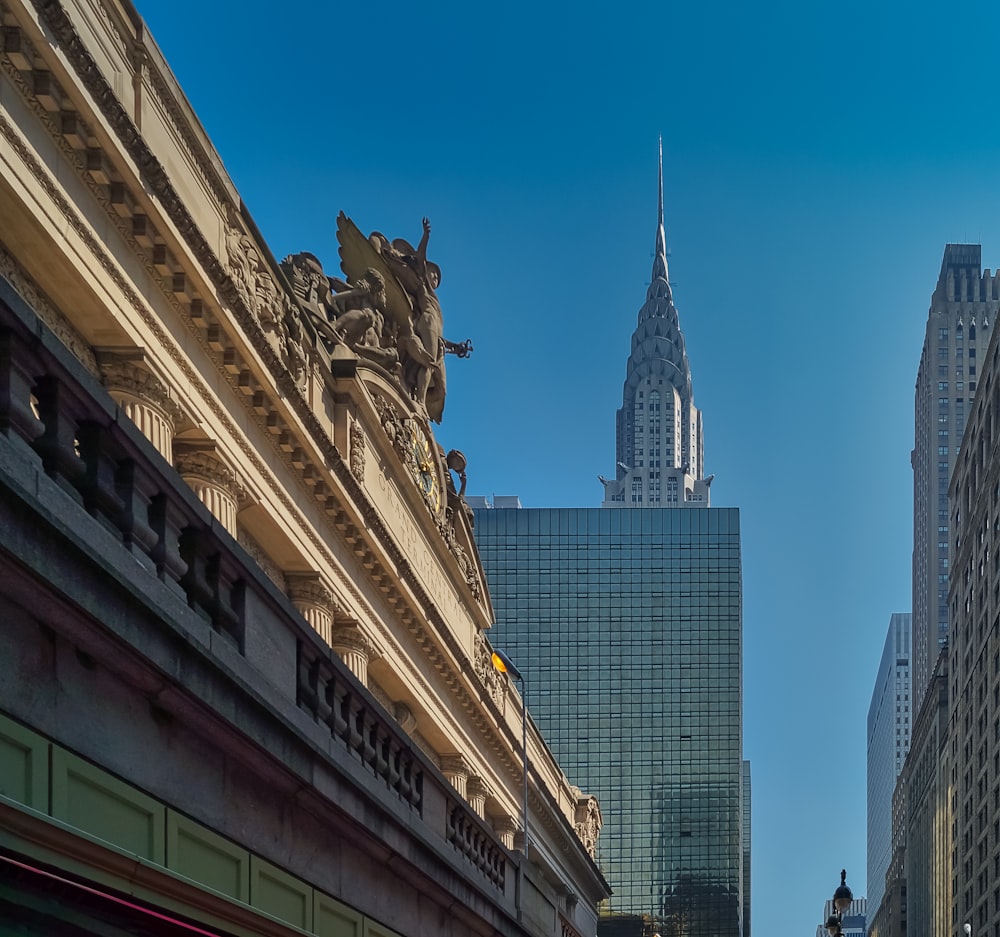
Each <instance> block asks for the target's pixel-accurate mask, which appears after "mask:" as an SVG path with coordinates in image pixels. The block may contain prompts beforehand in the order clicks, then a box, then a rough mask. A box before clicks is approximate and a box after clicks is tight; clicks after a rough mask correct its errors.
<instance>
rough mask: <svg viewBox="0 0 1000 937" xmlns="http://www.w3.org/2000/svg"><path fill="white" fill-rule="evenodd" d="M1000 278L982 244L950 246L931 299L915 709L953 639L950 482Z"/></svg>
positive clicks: (921, 388) (918, 536) (917, 516)
mask: <svg viewBox="0 0 1000 937" xmlns="http://www.w3.org/2000/svg"><path fill="white" fill-rule="evenodd" d="M998 300H1000V280H998V277H997V276H990V274H989V271H986V273H985V274H984V273H983V270H982V248H981V246H980V245H979V244H948V245H946V246H945V249H944V258H943V259H942V261H941V272H940V274H939V276H938V282H937V286H936V288H935V290H934V293H933V295H932V296H931V305H930V310H929V312H928V316H927V331H926V333H925V336H924V345H923V350H922V352H921V355H920V366H919V368H918V371H917V382H916V391H915V395H914V411H915V425H914V443H913V452H912V454H911V462H912V465H913V693H912V696H913V699H914V702H915V703H916V705H917V706H919V705H920V702H921V701H922V699H923V696H924V692H925V691H926V689H927V686H928V684H929V682H930V679H931V673H932V671H933V670H934V665H935V663H936V662H937V658H938V654H940V653H941V650H942V648H943V647H944V646H945V644H946V643H947V638H948V563H949V540H951V539H952V538H950V537H949V521H948V481H949V479H950V477H951V472H952V469H953V467H954V465H955V456H956V454H957V453H958V447H959V445H960V444H961V442H962V433H963V432H964V431H965V421H966V416H967V414H968V412H969V409H970V408H971V406H972V399H973V396H974V395H975V391H976V384H977V382H978V380H979V375H978V374H977V373H976V372H977V367H978V359H977V355H978V354H979V352H980V351H981V350H982V349H983V348H985V347H986V343H987V340H988V339H989V330H990V325H991V323H992V322H993V321H994V320H995V319H996V315H997V308H998V306H1000V302H998Z"/></svg>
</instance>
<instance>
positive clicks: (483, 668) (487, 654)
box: [475, 631, 507, 712]
mask: <svg viewBox="0 0 1000 937" xmlns="http://www.w3.org/2000/svg"><path fill="white" fill-rule="evenodd" d="M475 654H476V660H475V667H476V676H477V677H479V679H480V681H481V682H482V684H483V686H484V687H485V688H486V692H487V694H488V695H489V697H490V698H491V699H492V700H493V702H494V703H496V705H497V706H498V707H499V708H500V712H503V711H504V703H505V702H506V699H507V684H506V681H505V679H504V678H503V677H501V675H500V674H499V673H498V672H497V669H496V667H494V666H493V649H492V648H491V647H490V643H489V641H487V640H486V635H485V634H483V632H482V631H480V632H477V634H476V648H475Z"/></svg>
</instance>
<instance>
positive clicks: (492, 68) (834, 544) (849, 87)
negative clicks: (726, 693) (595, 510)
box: [137, 0, 1000, 935]
mask: <svg viewBox="0 0 1000 937" xmlns="http://www.w3.org/2000/svg"><path fill="white" fill-rule="evenodd" d="M137 5H138V8H139V11H140V13H141V14H142V15H143V16H144V17H145V18H146V20H147V22H148V24H149V26H150V29H151V31H152V34H153V36H154V38H155V39H156V41H157V42H158V43H159V45H160V46H161V48H162V49H163V51H164V53H165V55H166V57H167V59H168V61H169V62H170V63H171V65H172V67H173V69H174V72H175V74H176V75H177V77H178V79H179V81H180V83H181V86H182V87H183V88H184V89H185V91H186V92H187V94H188V96H189V98H190V99H191V101H192V103H193V105H194V107H195V110H196V112H197V113H198V114H199V116H200V118H201V120H202V122H203V124H204V126H205V128H206V130H207V132H208V134H209V136H210V137H211V138H212V140H213V142H214V143H215V145H216V147H217V149H218V150H219V153H220V154H221V157H222V159H223V162H224V163H225V165H226V167H227V170H228V171H229V173H230V175H231V176H232V178H233V180H234V181H235V183H236V185H237V187H238V188H239V190H240V192H241V194H242V196H243V199H244V201H245V203H246V204H247V206H248V208H249V210H250V212H251V213H252V215H253V216H254V218H255V220H256V222H257V224H258V226H259V228H260V230H261V231H262V232H263V234H264V236H265V238H266V239H267V241H268V242H269V244H270V246H271V248H272V251H273V252H274V254H275V255H276V256H277V257H278V258H281V257H283V256H284V255H286V254H288V253H292V252H296V251H300V250H309V251H312V252H313V253H315V254H316V255H317V256H319V257H320V259H321V260H322V261H323V262H324V265H325V267H326V269H327V271H328V272H330V273H334V272H336V269H337V263H336V260H337V253H336V239H335V235H334V232H335V225H334V219H335V217H336V214H337V212H338V211H340V210H343V211H345V212H346V213H347V214H348V215H350V216H351V217H352V218H353V219H354V220H355V221H356V222H357V223H358V225H359V227H360V228H361V229H362V230H364V231H366V232H367V231H370V230H373V229H377V230H380V231H383V232H384V233H386V234H387V235H389V236H390V237H406V238H407V239H409V240H411V241H413V242H415V241H416V240H417V239H418V238H419V235H420V219H421V217H422V216H423V215H427V216H428V217H429V218H430V219H431V222H432V224H433V232H432V236H431V243H430V249H429V255H430V257H431V258H432V259H433V260H435V261H436V262H437V263H438V264H440V266H441V268H442V271H443V280H442V285H441V289H440V291H439V295H440V298H441V301H442V307H443V310H444V317H445V333H446V335H447V336H448V337H449V338H451V339H454V340H462V339H465V338H471V339H472V341H473V343H474V345H475V353H474V354H473V356H472V357H471V358H470V359H468V360H465V361H458V360H456V359H450V360H449V370H448V400H447V407H446V411H445V416H444V421H443V423H442V425H441V426H440V428H439V431H438V438H439V440H440V441H441V442H442V444H443V445H444V446H445V448H446V449H448V448H459V449H462V450H463V451H464V452H465V453H466V455H467V456H468V458H469V491H470V493H478V494H487V495H489V494H518V495H520V497H521V500H522V502H523V503H524V504H525V505H527V506H532V507H542V506H589V505H595V504H597V503H599V501H600V497H601V486H600V484H599V483H598V481H597V475H598V474H599V473H603V474H606V475H611V474H613V472H614V415H615V410H616V408H617V407H618V405H619V404H620V402H621V385H622V380H623V379H624V376H625V361H626V358H627V356H628V351H629V339H630V336H631V332H632V329H633V328H634V325H635V317H636V313H637V311H638V309H639V307H640V306H641V304H642V302H643V300H644V297H645V290H646V286H647V283H648V279H649V274H650V268H651V264H652V249H653V242H654V233H655V224H656V152H657V136H658V135H659V134H661V133H662V135H663V141H664V162H665V166H664V174H665V209H666V230H667V241H668V246H669V248H670V251H671V255H670V273H671V280H672V283H673V285H674V295H675V299H676V302H677V306H678V309H679V312H680V320H681V327H682V329H683V331H684V334H685V337H686V340H687V349H688V354H689V357H690V361H691V367H692V373H693V379H694V390H695V399H696V403H697V404H698V406H699V407H700V408H701V410H702V412H703V414H704V419H705V465H706V471H708V472H709V473H714V474H715V475H716V481H715V483H714V485H713V488H712V497H713V504H715V505H717V506H731V505H735V506H738V507H739V508H740V509H741V516H742V526H743V556H744V688H745V692H744V722H745V728H744V748H745V754H746V756H747V757H748V758H750V759H751V761H752V765H753V928H754V931H755V932H756V933H758V934H761V933H787V934H793V933H798V934H800V935H804V934H808V935H812V934H813V933H815V927H816V925H817V924H818V923H820V918H821V915H822V909H823V902H824V901H825V900H826V899H827V898H828V897H830V895H832V892H833V889H834V888H835V887H836V885H837V884H838V883H839V879H838V873H839V870H840V869H841V867H846V869H847V871H848V883H849V884H850V885H852V887H853V888H854V890H855V894H857V895H863V894H864V893H865V891H866V884H865V757H866V751H865V716H866V713H867V709H868V703H869V699H870V695H871V691H872V685H873V681H874V676H875V670H876V668H877V665H878V660H879V656H880V653H881V649H882V643H883V641H884V638H885V633H886V628H887V626H888V622H889V616H890V614H891V613H892V612H895V611H909V609H910V601H911V600H910V554H911V548H912V518H911V505H912V500H911V499H912V474H911V470H910V465H909V453H910V449H911V448H912V444H913V383H914V379H915V376H916V369H917V362H918V359H919V355H920V348H921V342H922V339H923V331H924V324H925V321H926V315H927V309H928V305H929V300H930V294H931V291H932V289H933V287H934V283H935V281H936V278H937V273H938V270H939V268H940V264H941V255H942V251H943V248H944V245H945V243H946V242H949V241H970V242H981V243H982V245H983V259H984V263H985V264H986V265H987V266H991V267H996V266H997V265H1000V236H998V235H1000V232H998V230H997V229H998V224H1000V222H998V219H1000V189H998V185H997V166H998V165H1000V121H998V120H997V118H996V106H995V99H996V88H997V84H998V79H997V77H996V76H997V74H998V71H997V64H996V62H997V55H996V48H995V42H993V37H995V36H996V35H997V34H998V29H1000V6H997V5H995V4H988V3H979V2H971V3H966V4H963V5H962V6H961V7H960V8H958V7H955V8H943V7H941V6H940V5H939V4H934V5H932V4H928V3H922V2H919V0H918V2H911V3H907V4H903V3H899V2H895V0H892V2H883V3H881V4H872V3H865V4H862V3H860V2H855V0H847V2H839V3H836V4H832V3H818V4H802V3H791V2H783V3H773V2H772V3H767V2H764V3H761V4H754V5H749V4H746V5H744V4H742V3H736V2H732V0H721V2H716V3H713V4H698V3H684V4H680V3H674V2H661V3H651V2H633V3H621V4H617V5H613V6H612V5H609V4H600V5H598V4H596V3H591V2H581V3H576V4H563V3H552V2H549V3H546V2H544V0H542V2H538V0H536V2H534V3H530V4H529V3H526V2H523V0H509V2H507V3H505V4H504V5H502V6H487V5H479V4H469V3H456V2H440V3H435V2H430V3H428V4H426V5H421V4H413V3H408V4H402V3H398V2H396V0H383V2H381V3H378V4H357V3H356V4H324V3H313V4H308V3H303V2H296V0H288V2H286V3H285V4H283V5H281V6H280V7H277V6H276V5H274V4H273V3H265V2H263V0H246V2H242V3H240V4H234V3H229V2H221V0H219V2H213V3H206V2H204V0H199V2H194V0H171V2H170V3H169V4H167V3H162V2H161V3H157V2H154V0H137Z"/></svg>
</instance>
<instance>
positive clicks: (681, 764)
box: [475, 168, 750, 937]
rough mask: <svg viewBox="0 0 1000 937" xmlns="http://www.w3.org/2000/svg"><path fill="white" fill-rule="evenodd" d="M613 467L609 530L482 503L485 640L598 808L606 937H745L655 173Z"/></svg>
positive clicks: (705, 569) (736, 540)
mask: <svg viewBox="0 0 1000 937" xmlns="http://www.w3.org/2000/svg"><path fill="white" fill-rule="evenodd" d="M617 461H618V477H617V478H616V479H615V480H614V481H605V480H604V479H602V481H604V484H605V500H604V504H603V507H604V508H608V507H612V508H615V509H616V510H601V509H597V508H581V509H569V508H561V509H544V508H539V509H532V508H521V507H520V504H519V502H518V501H517V499H500V498H496V499H494V502H493V507H492V508H490V507H489V506H488V505H487V503H486V502H485V500H483V499H480V501H479V507H480V509H479V510H477V511H476V525H475V534H476V541H477V544H478V546H479V550H480V555H481V557H482V562H483V568H484V570H485V571H486V575H487V579H488V582H489V587H490V592H491V594H492V597H493V604H494V608H495V611H496V615H497V622H496V626H495V628H494V630H493V633H492V640H493V642H494V644H495V645H496V646H497V647H501V648H503V649H504V650H505V651H506V652H508V653H509V654H510V656H511V657H512V658H513V659H514V660H515V661H516V663H517V666H518V668H519V669H520V670H521V671H522V673H524V674H525V678H526V686H527V693H528V703H529V707H530V709H531V713H532V716H533V718H534V719H535V721H536V722H537V724H538V726H539V728H540V729H542V731H543V732H544V734H545V738H546V739H547V740H548V742H549V744H550V745H551V747H552V750H553V752H554V753H556V754H557V755H558V757H560V758H561V759H562V763H563V764H564V766H565V768H566V769H567V771H568V773H569V774H570V776H572V777H573V778H574V779H575V780H576V782H577V783H579V784H583V785H584V786H585V787H586V788H587V790H588V791H592V792H593V793H594V794H595V795H597V797H598V799H599V801H600V804H601V811H602V814H603V817H604V827H603V829H602V832H601V840H600V844H599V847H598V848H599V851H598V861H599V864H600V866H601V870H602V872H603V874H604V875H605V877H606V878H607V880H608V882H609V884H610V885H611V888H612V890H613V896H612V898H611V899H610V901H609V902H608V904H607V906H606V907H605V909H604V912H605V913H604V914H603V916H602V918H601V922H600V924H599V928H600V930H601V931H603V933H604V934H605V935H606V937H611V935H614V937H640V935H641V937H652V935H653V934H654V933H658V934H661V935H663V937H675V935H682V934H712V935H713V937H741V934H742V937H748V934H749V904H750V899H749V871H750V870H749V853H750V842H749V837H750V823H749V798H750V766H749V762H744V761H743V758H742V706H743V703H742V699H743V692H742V686H743V682H742V609H741V603H742V589H741V565H740V564H741V559H740V533H739V512H738V510H736V509H733V508H728V509H720V508H710V507H708V506H707V504H708V480H705V479H703V478H702V432H701V417H700V414H699V413H698V411H697V409H696V408H695V407H694V400H693V395H692V391H691V374H690V369H689V367H688V362H687V356H686V354H685V352H684V341H683V337H682V336H681V333H680V329H679V326H678V322H677V312H676V310H675V309H674V306H673V302H672V299H671V294H670V285H669V282H668V279H667V258H666V248H665V239H664V234H663V175H662V168H661V171H660V198H659V207H658V218H657V234H656V255H655V259H654V262H653V277H652V284H651V285H650V287H649V291H648V293H647V297H646V303H645V304H644V305H643V307H642V309H641V310H640V312H639V324H638V327H637V328H636V331H635V334H634V335H633V337H632V350H631V355H630V357H629V360H628V367H627V376H626V380H625V387H624V391H623V402H622V408H621V410H619V412H618V423H617ZM661 484H662V487H661ZM682 506H684V507H688V510H668V508H674V507H682Z"/></svg>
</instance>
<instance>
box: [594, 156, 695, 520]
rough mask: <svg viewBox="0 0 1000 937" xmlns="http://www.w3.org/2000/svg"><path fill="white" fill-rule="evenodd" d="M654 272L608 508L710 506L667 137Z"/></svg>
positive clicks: (628, 376)
mask: <svg viewBox="0 0 1000 937" xmlns="http://www.w3.org/2000/svg"><path fill="white" fill-rule="evenodd" d="M656 220H657V227H656V249H655V252H654V256H653V274H652V279H651V282H650V284H649V289H648V290H647V291H646V302H645V303H644V304H643V306H642V308H641V309H640V310H639V316H638V322H637V324H636V327H635V331H634V332H633V333H632V353H631V354H630V355H629V358H628V363H627V364H626V367H625V384H624V386H623V388H622V406H621V409H620V410H619V411H618V414H617V427H616V445H615V461H616V465H617V467H616V470H615V478H614V480H610V479H605V478H603V477H602V478H601V481H602V483H603V484H604V505H603V506H604V507H644V506H645V507H683V506H685V505H697V506H699V507H707V506H708V504H709V485H710V484H711V482H712V479H711V478H707V479H706V478H705V477H704V465H703V441H702V424H701V413H700V411H699V410H698V409H697V407H695V405H694V391H693V390H692V387H691V368H690V366H689V364H688V358H687V352H686V351H685V350H684V336H683V335H682V334H681V327H680V321H679V319H678V317H677V309H676V308H675V306H674V300H673V293H672V291H671V289H670V279H669V274H668V271H667V247H666V236H665V234H664V227H663V140H662V138H661V139H660V162H659V201H658V205H657V219H656Z"/></svg>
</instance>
